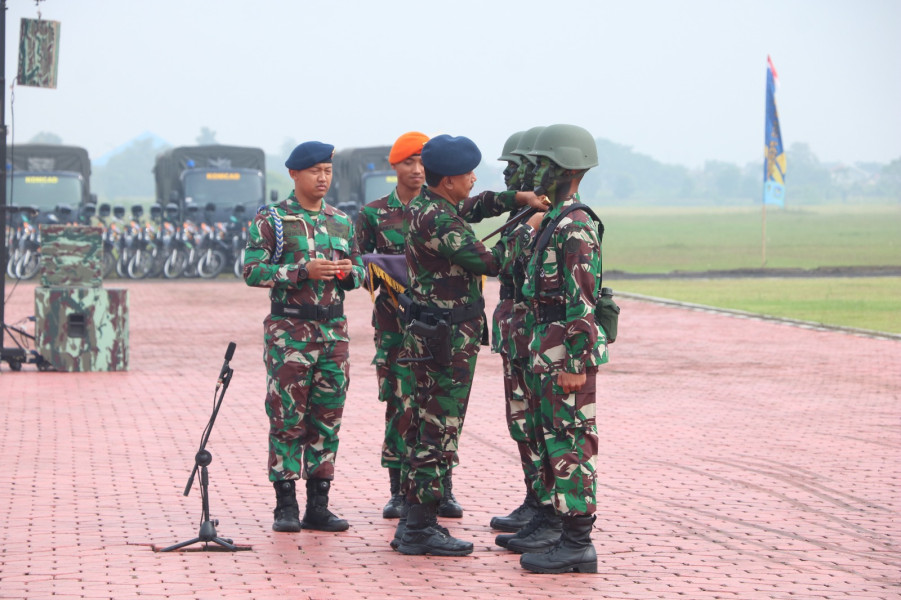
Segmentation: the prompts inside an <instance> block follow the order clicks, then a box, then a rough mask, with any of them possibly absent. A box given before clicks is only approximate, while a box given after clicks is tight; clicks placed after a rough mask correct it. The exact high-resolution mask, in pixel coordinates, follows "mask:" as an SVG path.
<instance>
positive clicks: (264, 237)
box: [244, 192, 363, 482]
mask: <svg viewBox="0 0 901 600" xmlns="http://www.w3.org/2000/svg"><path fill="white" fill-rule="evenodd" d="M274 207H275V212H276V214H277V215H278V216H279V220H280V221H281V227H283V231H284V250H283V252H284V254H283V255H282V257H281V259H280V260H279V262H277V263H275V264H272V263H271V262H270V261H271V259H272V257H273V255H274V254H275V252H276V232H275V228H276V226H278V223H276V219H274V218H273V216H272V215H271V214H270V212H269V207H266V208H263V209H261V210H260V212H259V213H258V214H257V215H256V217H255V218H254V220H253V223H252V224H251V226H250V229H249V231H248V241H247V248H246V250H245V252H244V280H245V281H246V282H247V284H248V285H251V286H257V287H268V288H270V291H269V298H270V299H271V301H272V302H273V303H274V304H275V303H278V304H281V305H288V306H289V307H310V306H318V307H322V308H320V309H318V310H320V311H322V313H323V314H322V315H320V318H321V320H318V319H300V318H294V317H285V316H277V315H274V314H270V315H268V316H267V317H266V318H265V319H264V321H263V330H264V333H263V340H264V345H265V353H264V357H263V359H264V362H265V364H266V373H267V376H268V387H267V395H266V413H267V415H268V416H269V422H270V428H269V479H270V480H271V481H273V482H275V481H279V480H296V479H299V478H301V476H304V477H306V478H308V479H309V478H316V479H325V480H330V479H332V478H333V476H334V468H335V467H334V465H335V456H336V454H337V452H338V430H339V429H340V427H341V416H342V413H343V410H344V400H345V396H346V393H347V384H348V374H349V367H348V341H349V340H348V335H347V320H346V318H345V317H344V316H343V314H341V315H340V316H332V315H328V314H326V311H327V310H328V309H329V307H336V306H339V305H341V303H342V302H343V300H344V290H349V289H354V288H357V287H359V286H360V284H361V283H362V281H363V263H362V261H361V260H360V255H359V252H357V251H356V249H355V248H354V246H353V244H352V243H351V240H352V239H353V224H352V223H351V222H350V220H349V219H348V217H347V216H346V215H345V214H344V213H343V212H341V211H340V210H338V209H336V208H334V207H332V206H330V205H328V204H326V203H324V202H323V203H322V209H321V210H320V211H319V212H318V213H313V212H310V211H307V210H305V209H303V208H302V207H301V206H300V203H299V202H298V200H297V198H296V197H295V196H294V193H293V192H292V193H291V195H290V196H289V197H288V198H287V199H286V200H284V201H282V202H280V203H278V204H276V205H274ZM335 256H338V257H341V258H344V257H346V258H350V259H351V260H352V261H353V263H354V267H353V269H352V272H351V273H346V274H345V276H344V278H343V279H341V280H339V279H333V280H330V281H323V280H312V279H306V280H304V279H298V275H299V273H300V267H301V266H303V264H304V263H305V262H306V261H309V260H312V259H317V258H323V259H328V260H334V258H333V257H335Z"/></svg>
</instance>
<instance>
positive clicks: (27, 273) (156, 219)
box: [6, 203, 249, 280]
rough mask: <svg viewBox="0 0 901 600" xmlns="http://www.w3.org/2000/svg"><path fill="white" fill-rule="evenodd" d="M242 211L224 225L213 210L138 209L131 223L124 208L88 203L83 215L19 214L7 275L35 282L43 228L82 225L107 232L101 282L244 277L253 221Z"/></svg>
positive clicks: (62, 211)
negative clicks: (146, 214) (146, 215)
mask: <svg viewBox="0 0 901 600" xmlns="http://www.w3.org/2000/svg"><path fill="white" fill-rule="evenodd" d="M244 212H245V211H244V207H243V206H241V205H237V206H235V210H234V212H233V214H232V215H231V216H230V217H229V221H228V222H226V223H223V222H216V221H213V219H212V215H213V214H214V213H215V206H214V205H213V204H207V205H206V206H205V207H203V208H202V209H201V207H200V206H196V205H188V206H187V207H186V209H185V210H184V212H183V213H182V210H181V209H180V208H179V206H178V205H177V204H174V203H170V204H167V205H166V206H165V207H164V206H162V205H160V204H158V203H157V204H154V205H152V206H151V207H150V214H149V218H147V219H145V218H144V207H143V206H141V205H139V204H138V205H134V206H132V207H131V210H130V213H131V214H130V218H126V210H125V207H124V206H115V207H112V208H111V207H110V205H109V204H105V203H104V204H101V205H100V206H99V208H97V207H95V206H94V205H93V204H85V205H84V206H82V207H81V209H80V210H78V211H75V210H73V209H72V208H71V207H67V206H57V207H56V208H55V209H54V210H53V211H44V212H41V211H37V210H32V211H31V212H30V214H29V213H26V212H22V213H20V214H19V215H17V217H18V218H17V219H16V221H15V222H12V223H10V226H8V227H7V232H6V236H7V239H6V243H7V245H6V247H7V248H8V251H9V260H8V261H7V264H6V274H7V275H8V276H9V277H11V278H14V279H23V280H27V279H31V278H33V277H35V276H36V275H37V274H38V272H39V271H40V248H41V239H40V227H39V226H40V225H41V224H82V225H99V226H100V227H102V228H103V265H102V276H103V279H110V278H112V277H113V274H114V273H115V275H117V276H118V277H120V278H123V279H125V278H127V279H144V278H148V277H164V278H166V279H176V278H178V277H201V278H204V279H213V278H215V277H218V276H219V275H220V274H222V273H223V272H225V271H226V269H227V268H229V267H231V269H232V272H233V274H234V276H235V277H238V278H240V277H241V276H242V274H241V271H242V269H243V268H244V245H245V243H246V241H247V227H248V225H249V222H248V221H247V220H246V219H245V217H244Z"/></svg>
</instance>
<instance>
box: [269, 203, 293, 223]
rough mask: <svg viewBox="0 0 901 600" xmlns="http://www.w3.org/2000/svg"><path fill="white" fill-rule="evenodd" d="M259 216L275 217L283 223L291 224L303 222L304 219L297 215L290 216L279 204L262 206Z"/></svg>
mask: <svg viewBox="0 0 901 600" xmlns="http://www.w3.org/2000/svg"><path fill="white" fill-rule="evenodd" d="M259 214H261V215H269V216H271V217H275V218H277V219H280V220H282V221H286V222H288V223H291V222H293V221H302V220H303V219H302V218H301V217H299V216H297V215H289V214H287V213H286V212H285V211H284V209H282V208H281V207H280V206H279V205H278V204H269V205H266V206H261V207H260V210H259Z"/></svg>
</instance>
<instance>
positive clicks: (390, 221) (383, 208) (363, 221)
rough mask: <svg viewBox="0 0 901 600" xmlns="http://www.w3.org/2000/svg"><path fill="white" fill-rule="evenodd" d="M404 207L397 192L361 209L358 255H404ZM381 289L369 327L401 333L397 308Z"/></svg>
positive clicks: (383, 289) (384, 290)
mask: <svg viewBox="0 0 901 600" xmlns="http://www.w3.org/2000/svg"><path fill="white" fill-rule="evenodd" d="M404 208H405V207H404V205H403V203H402V202H401V201H400V200H399V199H398V197H397V190H396V189H395V190H392V192H391V193H390V194H388V195H387V196H383V197H382V198H379V199H378V200H373V201H372V202H370V203H369V204H366V205H365V206H363V207H362V208H361V209H360V216H359V217H358V218H357V231H356V236H355V238H354V241H355V243H356V244H357V249H358V250H359V252H360V254H369V253H372V252H375V253H377V254H403V253H404V245H405V244H404ZM373 286H374V287H380V290H379V294H378V296H376V298H375V305H374V307H373V310H372V326H373V327H375V329H376V330H377V331H390V332H394V333H400V332H401V331H402V329H401V326H400V321H399V320H398V318H397V304H396V303H395V301H394V300H392V298H391V294H389V293H388V290H387V288H386V287H385V286H384V285H381V286H379V281H378V280H375V281H373Z"/></svg>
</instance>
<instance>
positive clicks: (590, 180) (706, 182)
mask: <svg viewBox="0 0 901 600" xmlns="http://www.w3.org/2000/svg"><path fill="white" fill-rule="evenodd" d="M61 141H62V140H60V139H59V138H58V136H55V135H54V134H48V133H41V134H38V136H35V138H33V139H32V140H31V142H33V143H34V142H41V143H48V142H49V143H54V142H56V143H61ZM197 143H198V144H206V143H216V139H215V132H213V131H211V130H209V129H208V128H206V127H204V128H202V129H201V132H200V135H198V137H197ZM286 144H287V145H290V143H288V142H286ZM597 145H598V162H599V165H598V167H596V168H594V169H592V170H590V171H589V172H588V173H587V174H586V176H585V179H584V180H583V182H582V185H581V186H580V190H581V195H582V198H583V200H584V201H588V202H601V203H603V202H608V203H613V204H617V205H624V206H628V205H635V206H641V205H646V204H661V205H684V204H696V205H747V204H755V203H760V201H761V197H762V195H763V159H762V158H761V160H760V162H751V163H748V164H746V165H744V166H739V165H736V164H733V163H728V162H723V161H715V160H711V161H707V162H706V163H705V164H704V166H703V167H701V168H700V169H690V168H688V167H685V166H682V165H672V164H665V163H661V162H659V161H657V160H655V159H654V158H652V157H650V156H647V155H645V154H641V153H638V152H635V151H634V150H632V148H630V147H629V146H625V145H622V144H617V143H615V142H612V141H610V140H607V139H603V138H599V139H598V140H597ZM165 149H166V146H160V145H159V143H158V142H156V141H155V140H153V139H150V138H145V139H136V140H134V141H133V142H132V143H131V144H129V145H128V146H126V147H125V148H124V149H123V150H122V151H121V152H119V153H117V154H115V155H114V156H111V157H110V158H109V160H108V161H107V162H106V163H105V164H104V165H102V166H96V167H95V168H94V172H93V174H92V176H91V188H92V190H94V191H95V192H96V193H97V194H98V197H99V199H100V201H101V202H104V201H105V202H111V203H115V202H125V203H129V202H145V203H146V202H152V201H154V200H155V198H154V194H155V191H154V179H153V171H152V169H153V165H154V161H155V159H156V156H157V154H159V153H160V152H162V151H163V150H165ZM786 159H787V164H788V170H787V174H786V182H785V184H786V204H787V206H799V205H811V204H836V203H867V202H885V201H893V202H901V158H898V159H895V160H893V161H892V162H890V163H888V164H882V163H874V162H859V163H855V164H853V165H847V164H827V163H823V162H822V161H820V160H819V158H817V156H816V154H814V152H813V150H812V149H811V148H810V146H809V145H808V144H805V143H801V142H796V143H794V144H792V145H791V146H790V147H789V148H788V150H787V152H786ZM266 160H267V165H268V169H267V174H266V175H267V185H268V187H269V189H275V190H277V191H278V193H279V196H284V195H286V194H287V193H288V191H289V190H290V189H291V181H290V179H288V177H287V175H286V174H285V173H283V172H282V171H283V170H284V169H281V168H279V167H280V166H281V164H282V159H281V157H278V156H274V155H273V156H267V157H266ZM502 168H503V166H502V165H500V164H499V163H498V165H496V166H495V165H483V166H482V167H480V169H479V171H480V173H482V172H485V171H486V170H490V171H492V172H493V171H494V170H496V171H497V173H496V174H495V175H499V173H500V171H501V170H502ZM482 179H484V178H482ZM491 181H494V179H491ZM268 192H269V190H267V195H266V197H267V198H268V197H269V196H268Z"/></svg>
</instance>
